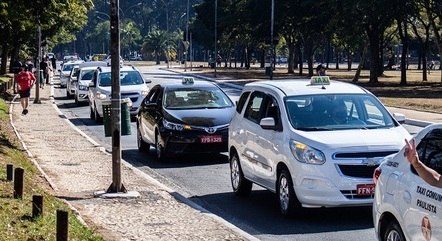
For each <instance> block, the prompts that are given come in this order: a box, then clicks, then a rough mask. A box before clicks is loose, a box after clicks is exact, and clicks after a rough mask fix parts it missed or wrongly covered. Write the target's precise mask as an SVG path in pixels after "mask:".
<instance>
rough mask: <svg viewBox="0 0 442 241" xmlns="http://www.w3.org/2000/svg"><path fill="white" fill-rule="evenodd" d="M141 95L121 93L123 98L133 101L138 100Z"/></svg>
mask: <svg viewBox="0 0 442 241" xmlns="http://www.w3.org/2000/svg"><path fill="white" fill-rule="evenodd" d="M138 97H139V94H138V93H121V99H126V98H129V99H130V101H132V103H135V102H137V100H138Z"/></svg>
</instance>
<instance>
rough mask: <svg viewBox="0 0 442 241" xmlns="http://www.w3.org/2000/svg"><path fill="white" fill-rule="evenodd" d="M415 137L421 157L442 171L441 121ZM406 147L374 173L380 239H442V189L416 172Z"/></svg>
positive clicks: (375, 220)
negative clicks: (432, 184) (408, 158)
mask: <svg viewBox="0 0 442 241" xmlns="http://www.w3.org/2000/svg"><path fill="white" fill-rule="evenodd" d="M414 139H415V141H416V151H417V153H418V155H419V160H421V161H422V162H423V163H424V164H425V165H427V166H428V167H430V168H432V169H434V170H436V171H437V172H438V173H440V174H442V124H433V125H430V126H427V127H426V128H424V129H422V130H421V131H420V132H419V133H417V134H416V136H415V137H414ZM402 145H403V146H405V141H403V142H402ZM404 150H405V148H403V149H402V150H401V151H400V152H399V153H397V154H396V155H392V156H389V157H387V158H386V159H385V160H384V161H383V162H382V164H381V165H380V166H379V167H378V168H377V169H376V172H375V175H374V180H375V182H376V189H375V198H374V202H373V221H374V227H375V231H376V234H377V237H378V240H381V241H387V240H394V241H406V240H410V241H412V240H413V241H414V240H425V241H429V240H434V241H436V240H442V214H441V213H442V189H440V188H437V187H433V186H431V185H429V184H428V183H426V182H425V181H424V180H423V179H422V178H421V177H419V176H418V175H417V172H416V170H415V169H414V168H413V166H411V165H410V163H409V162H408V161H407V159H406V157H404Z"/></svg>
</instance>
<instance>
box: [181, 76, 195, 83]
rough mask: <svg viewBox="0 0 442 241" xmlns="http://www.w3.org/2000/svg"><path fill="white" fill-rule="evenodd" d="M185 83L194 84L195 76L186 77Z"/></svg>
mask: <svg viewBox="0 0 442 241" xmlns="http://www.w3.org/2000/svg"><path fill="white" fill-rule="evenodd" d="M183 84H193V77H184V78H183Z"/></svg>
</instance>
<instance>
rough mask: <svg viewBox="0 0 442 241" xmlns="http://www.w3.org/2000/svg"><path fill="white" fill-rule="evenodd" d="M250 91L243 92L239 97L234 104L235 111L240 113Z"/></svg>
mask: <svg viewBox="0 0 442 241" xmlns="http://www.w3.org/2000/svg"><path fill="white" fill-rule="evenodd" d="M249 95H250V92H244V93H243V94H242V95H241V97H239V100H238V104H237V106H236V112H238V113H239V114H241V112H242V109H243V108H244V105H245V104H246V101H247V98H248V97H249Z"/></svg>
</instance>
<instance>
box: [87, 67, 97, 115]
mask: <svg viewBox="0 0 442 241" xmlns="http://www.w3.org/2000/svg"><path fill="white" fill-rule="evenodd" d="M97 76H98V73H97V71H95V72H94V76H93V78H92V80H91V82H90V83H89V89H88V96H89V105H90V106H91V107H93V108H94V109H95V106H94V103H95V93H96V88H97Z"/></svg>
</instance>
